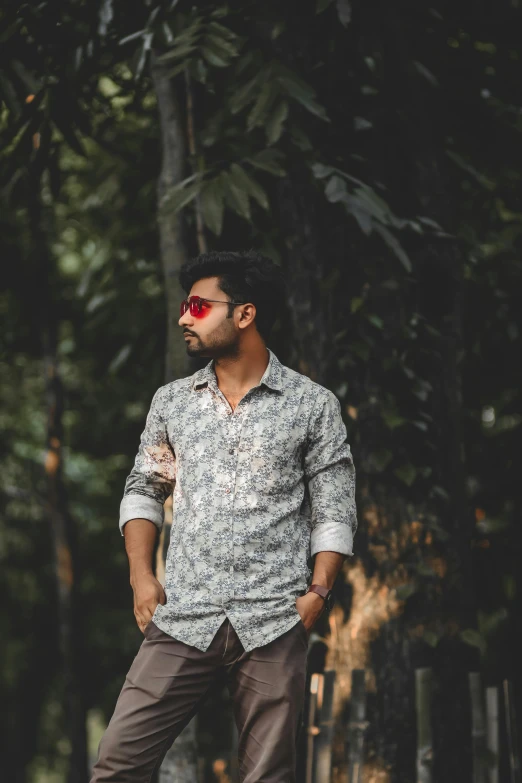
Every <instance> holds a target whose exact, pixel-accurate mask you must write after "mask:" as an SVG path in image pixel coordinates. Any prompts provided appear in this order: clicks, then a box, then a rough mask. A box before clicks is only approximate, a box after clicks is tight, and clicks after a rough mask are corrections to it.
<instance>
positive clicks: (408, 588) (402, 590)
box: [395, 582, 417, 601]
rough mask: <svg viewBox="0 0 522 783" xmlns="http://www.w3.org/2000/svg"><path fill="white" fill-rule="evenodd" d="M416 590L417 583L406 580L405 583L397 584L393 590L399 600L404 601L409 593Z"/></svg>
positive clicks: (411, 593)
mask: <svg viewBox="0 0 522 783" xmlns="http://www.w3.org/2000/svg"><path fill="white" fill-rule="evenodd" d="M416 592H417V585H416V584H415V583H414V582H408V584H405V585H399V587H397V588H396V590H395V595H396V596H397V598H398V600H399V601H406V600H407V599H408V598H409V597H410V596H411V595H413V594H414V593H416Z"/></svg>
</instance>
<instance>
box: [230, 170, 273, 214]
mask: <svg viewBox="0 0 522 783" xmlns="http://www.w3.org/2000/svg"><path fill="white" fill-rule="evenodd" d="M230 176H231V178H232V181H233V182H234V184H235V185H236V186H237V187H238V188H240V189H241V190H244V191H245V193H248V195H249V196H252V198H254V199H255V200H256V201H257V203H258V204H259V206H260V207H263V209H268V208H269V202H268V196H267V195H266V193H265V191H264V189H263V188H262V187H261V185H259V183H257V182H256V181H255V180H254V179H252V177H250V176H249V175H248V174H247V173H246V171H245V170H244V169H243V168H242V167H241V166H239V165H238V164H237V163H233V164H232V165H231V167H230Z"/></svg>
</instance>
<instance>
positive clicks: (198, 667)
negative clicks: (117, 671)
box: [91, 618, 308, 783]
mask: <svg viewBox="0 0 522 783" xmlns="http://www.w3.org/2000/svg"><path fill="white" fill-rule="evenodd" d="M307 651H308V632H307V630H306V628H305V626H304V623H303V622H302V621H298V622H297V623H296V625H294V626H292V628H290V630H289V631H286V632H285V633H284V634H282V635H281V636H279V637H277V639H274V640H273V641H271V642H269V643H268V644H265V645H262V646H261V647H256V648H255V649H253V650H250V652H245V651H244V648H243V645H242V644H241V642H240V641H239V638H238V636H237V634H236V632H235V631H234V628H233V627H232V624H231V623H230V620H229V619H228V618H227V619H226V620H224V621H223V623H222V625H221V626H220V628H219V630H218V631H217V633H216V635H215V637H214V639H213V640H212V642H211V644H210V647H209V648H208V650H207V651H206V652H202V651H201V650H198V649H197V647H193V646H191V645H188V644H185V643H184V642H180V641H178V640H177V639H174V638H173V637H172V636H170V635H169V634H166V633H164V631H162V630H161V629H160V628H158V626H157V625H155V623H154V622H152V620H151V621H150V622H149V624H148V625H147V627H146V628H145V638H144V640H143V642H142V644H141V647H140V649H139V651H138V654H137V655H136V657H135V658H134V661H133V662H132V665H131V667H130V669H129V671H128V674H127V677H126V678H125V683H124V685H123V688H122V690H121V692H120V695H119V697H118V701H117V703H116V707H115V710H114V714H113V716H112V718H111V720H110V722H109V725H108V726H107V729H106V731H105V733H104V735H103V737H102V739H101V742H100V745H99V748H98V758H97V761H96V763H95V765H94V768H93V774H92V778H91V783H106V781H112V783H150V780H151V778H152V775H153V774H154V772H155V771H156V769H157V768H158V767H159V766H160V764H161V762H162V760H163V758H164V756H165V754H166V752H167V750H168V749H169V748H170V746H171V744H172V742H173V741H174V740H175V739H176V737H177V736H179V734H180V733H181V732H182V730H183V729H184V728H185V726H186V725H187V724H188V723H189V721H190V720H191V719H192V717H193V716H194V715H195V714H196V712H197V711H198V708H199V707H200V705H201V704H202V703H203V702H204V700H205V697H206V696H207V694H208V692H209V690H210V689H211V688H212V685H213V684H214V683H215V681H216V678H219V677H222V676H224V677H225V678H226V682H227V685H228V688H229V691H230V694H231V697H232V702H233V710H234V717H235V721H236V725H237V729H238V761H239V779H240V781H241V783H261V781H262V783H295V779H296V777H295V774H296V773H295V767H296V744H297V739H298V736H299V730H300V727H301V723H302V709H303V704H304V696H305V682H306V664H307Z"/></svg>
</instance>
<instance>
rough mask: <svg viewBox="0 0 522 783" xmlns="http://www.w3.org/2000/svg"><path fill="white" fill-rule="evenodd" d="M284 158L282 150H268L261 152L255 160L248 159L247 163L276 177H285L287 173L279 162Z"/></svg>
mask: <svg viewBox="0 0 522 783" xmlns="http://www.w3.org/2000/svg"><path fill="white" fill-rule="evenodd" d="M282 157H283V154H282V152H281V151H280V150H275V149H268V150H261V152H258V153H257V155H255V156H254V157H253V158H247V159H246V160H247V163H251V164H252V166H254V168H256V169H261V170H262V171H268V173H269V174H273V175H274V176H276V177H284V175H285V174H286V171H285V170H284V169H283V167H282V166H281V165H280V163H279V160H280V159H281V158H282Z"/></svg>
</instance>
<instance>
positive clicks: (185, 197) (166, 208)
mask: <svg viewBox="0 0 522 783" xmlns="http://www.w3.org/2000/svg"><path fill="white" fill-rule="evenodd" d="M198 176H199V175H198V174H192V176H190V177H187V179H185V180H183V181H182V182H179V183H178V184H177V185H175V186H174V187H172V188H170V189H169V190H168V191H167V192H166V193H165V195H164V196H163V198H162V199H161V201H160V203H159V213H160V215H161V217H165V216H168V215H171V214H175V213H176V212H179V210H180V209H183V207H185V206H186V205H187V204H189V203H190V202H191V201H192V199H194V198H195V197H196V196H197V195H198V193H199V191H200V189H201V182H199V180H198V181H197V182H194V180H195V179H196V177H198ZM189 183H190V184H189Z"/></svg>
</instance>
